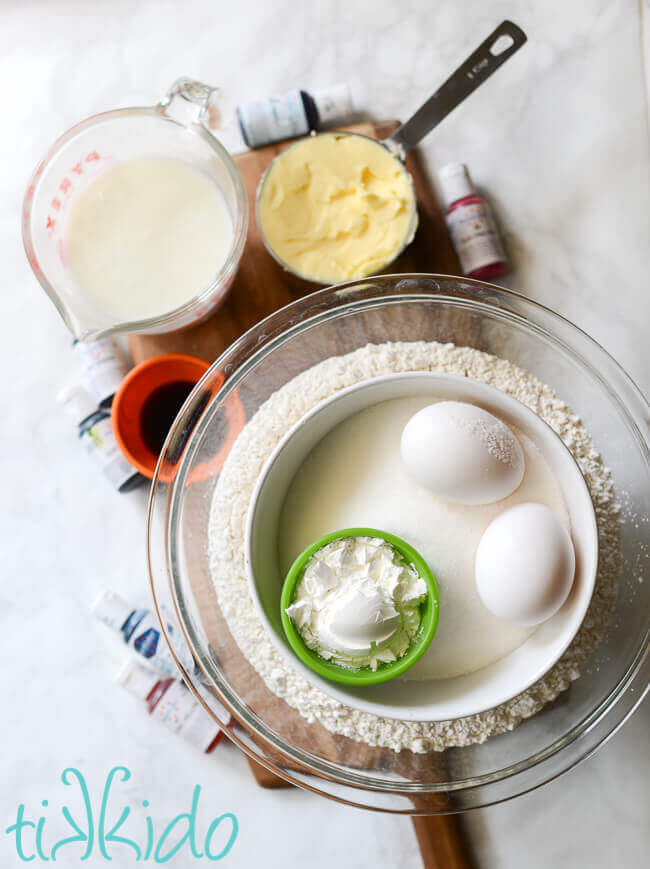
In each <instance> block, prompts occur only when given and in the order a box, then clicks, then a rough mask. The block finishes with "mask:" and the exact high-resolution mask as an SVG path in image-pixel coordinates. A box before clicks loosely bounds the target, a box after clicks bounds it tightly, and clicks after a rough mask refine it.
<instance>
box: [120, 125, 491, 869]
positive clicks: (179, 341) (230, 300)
mask: <svg viewBox="0 0 650 869" xmlns="http://www.w3.org/2000/svg"><path fill="white" fill-rule="evenodd" d="M397 127H398V122H397V121H380V122H377V123H362V124H355V125H351V126H348V127H345V129H347V130H350V131H352V132H358V133H362V134H364V135H366V136H371V137H372V138H376V139H385V138H387V137H388V136H389V135H390V134H391V133H392V132H393V131H394V130H395V129H396V128H397ZM287 144H289V143H288V142H280V143H277V144H274V145H268V146H266V147H264V148H259V149H257V150H254V151H248V152H246V153H244V154H240V155H238V156H236V157H235V160H236V163H237V165H238V167H239V169H240V171H241V173H242V176H243V179H244V184H245V186H246V192H247V194H248V204H249V209H250V215H251V219H250V223H249V228H248V236H247V240H246V245H245V248H244V254H243V256H242V260H241V264H240V267H239V271H238V273H237V276H236V278H235V280H234V282H233V286H232V288H231V291H230V293H229V295H228V297H227V298H226V300H225V302H224V304H223V305H222V306H221V308H220V309H219V310H218V311H216V312H215V314H214V315H213V316H212V317H210V319H209V320H207V321H206V322H204V323H201V324H200V325H198V326H196V327H194V328H191V329H187V330H185V331H183V332H176V333H171V334H166V335H155V336H146V335H131V336H130V338H129V344H130V350H131V355H132V358H133V362H134V364H137V363H139V362H142V361H143V360H145V359H149V358H151V357H152V356H157V355H159V354H162V353H171V352H176V353H189V354H192V355H194V356H199V357H200V358H202V359H205V360H207V361H209V362H212V361H214V360H215V359H216V358H217V357H218V356H219V355H220V354H221V353H222V352H223V351H224V350H225V349H226V348H227V347H228V346H229V345H230V344H231V343H232V342H233V341H235V340H236V339H237V338H239V336H240V335H242V334H243V333H244V332H245V331H246V330H247V329H249V328H250V327H251V326H253V325H255V323H257V322H259V321H260V320H261V319H263V318H264V317H266V316H268V315H269V314H271V313H272V312H273V311H275V310H277V309H278V308H280V307H283V306H284V305H287V304H289V303H290V302H292V301H294V300H295V299H297V298H300V297H301V296H303V295H305V294H306V293H308V292H310V288H309V287H305V285H304V284H303V283H298V282H295V281H294V280H293V279H292V278H291V277H290V276H289V275H287V273H286V272H284V271H283V270H282V268H281V267H280V266H279V265H278V264H277V263H276V262H275V260H273V258H272V257H271V256H270V255H269V254H268V252H267V251H266V249H265V247H264V244H263V242H262V239H261V236H260V233H259V230H258V228H257V225H256V223H255V217H254V215H255V194H256V190H257V185H258V183H259V179H260V178H261V176H262V174H263V172H264V171H265V170H266V168H267V167H268V165H269V163H270V162H271V160H272V159H273V158H274V157H275V156H276V154H278V153H279V152H280V151H282V150H283V149H284V148H285V147H286V146H287ZM406 166H407V168H408V170H409V171H410V173H411V175H412V178H413V183H414V187H415V193H416V198H417V205H418V215H419V225H418V229H417V232H416V234H415V238H414V239H413V242H412V243H411V244H410V245H409V247H408V248H407V249H406V250H405V251H404V253H403V254H402V255H401V257H400V258H399V260H398V261H397V262H396V263H395V265H394V266H393V267H391V271H393V272H399V273H404V272H437V273H440V274H451V275H458V274H460V266H459V263H458V259H457V257H456V254H455V252H454V249H453V247H452V244H451V241H450V238H449V235H448V233H447V228H446V225H445V221H444V217H443V215H442V213H441V211H440V209H439V207H438V204H437V202H436V199H435V197H434V195H433V191H432V189H431V185H430V183H429V180H428V178H427V175H426V173H425V171H424V167H423V164H422V162H421V158H420V155H419V154H418V153H417V150H416V151H412V152H411V153H410V154H409V155H408V157H407V159H406ZM314 289H315V288H314ZM472 338H473V342H475V341H476V336H472ZM468 343H470V342H469V341H468ZM193 592H194V594H195V596H196V597H197V599H201V600H202V601H203V604H202V610H203V611H204V612H206V613H207V615H206V620H205V624H204V627H205V628H206V631H207V633H208V635H209V636H210V638H211V640H212V641H213V642H214V644H215V648H217V650H218V655H219V657H220V658H221V659H222V660H224V661H225V660H228V662H229V665H230V666H236V667H239V668H241V669H242V671H243V673H244V675H243V676H242V677H241V678H242V679H244V681H245V683H247V684H248V685H249V686H250V698H248V699H250V701H251V705H252V706H254V707H255V708H256V709H257V711H258V713H259V712H260V710H264V716H263V717H264V719H265V720H267V721H269V722H271V723H273V722H274V720H281V721H282V722H283V723H284V725H285V726H289V727H294V728H296V729H301V728H302V727H303V726H304V722H303V720H302V719H301V717H300V715H299V714H298V713H297V712H295V710H293V709H290V707H288V706H287V705H286V704H285V703H284V701H282V700H280V699H279V698H277V697H275V695H272V694H270V692H269V691H268V689H267V688H266V686H265V685H264V683H263V682H262V680H261V679H260V677H259V676H258V674H257V673H256V672H255V671H254V670H253V669H252V667H251V665H250V664H249V663H248V661H247V660H246V659H245V658H244V657H243V655H242V654H241V652H240V651H239V649H238V648H237V647H236V645H235V643H234V641H233V640H232V638H231V636H230V633H229V631H228V628H227V625H226V624H225V623H224V622H223V620H222V618H220V617H219V616H218V615H217V613H218V612H219V609H218V606H217V605H216V601H215V600H214V599H213V595H214V589H213V587H212V583H211V581H210V578H209V577H206V576H200V575H199V574H198V573H197V575H196V577H195V579H194V581H193ZM238 682H239V680H238ZM319 731H320V736H319V740H320V742H322V746H321V747H322V748H323V749H324V753H325V756H332V757H336V756H337V754H338V755H342V756H344V757H345V759H346V762H348V763H352V765H353V766H358V767H359V768H363V767H364V765H365V763H366V757H365V755H366V753H367V752H372V753H373V755H374V753H375V752H376V751H377V750H375V749H369V748H366V747H364V746H363V744H362V743H354V742H352V741H351V740H348V739H346V738H344V737H334V736H333V735H332V734H330V733H328V732H327V731H325V730H324V728H319ZM265 750H266V753H267V755H268V747H265ZM384 753H385V755H386V764H387V766H390V765H391V762H392V759H391V757H390V756H391V755H392V754H393V753H392V752H389V751H385V752H384ZM401 754H402V755H410V752H402V753H401ZM373 762H376V761H373ZM422 762H423V756H422V755H420V756H411V759H410V760H409V761H407V763H410V764H415V765H416V766H417V765H418V764H420V763H422ZM424 762H426V761H424ZM439 762H440V761H439V756H438V759H437V760H436V763H439ZM249 763H250V766H251V770H252V771H253V774H254V775H255V778H256V780H257V782H258V784H260V785H261V786H262V787H282V786H284V785H285V784H286V782H285V780H284V779H281V778H279V777H278V776H276V775H274V773H272V772H271V771H269V770H267V769H265V768H264V767H262V766H260V765H259V764H256V763H255V762H254V761H253V760H251V759H249ZM277 763H278V766H282V764H283V763H284V759H283V758H281V757H278V759H277ZM441 774H442V771H441ZM414 808H415V810H416V811H422V812H424V813H426V812H428V811H431V810H433V811H453V804H451V803H450V802H449V801H448V799H447V798H446V797H435V796H432V797H429V798H426V797H423V798H422V799H421V800H420V801H418V803H417V804H416V805H414ZM413 823H414V828H415V832H416V835H417V838H418V842H419V845H420V850H421V853H422V858H423V862H424V865H425V867H426V869H434V867H437V869H443V867H446V869H467V867H470V866H471V865H473V863H472V859H471V856H470V855H469V853H468V851H467V847H466V843H465V841H464V839H463V835H462V829H461V826H460V821H459V820H458V819H457V818H455V817H453V816H451V815H446V816H438V817H430V818H427V817H416V818H414V819H413Z"/></svg>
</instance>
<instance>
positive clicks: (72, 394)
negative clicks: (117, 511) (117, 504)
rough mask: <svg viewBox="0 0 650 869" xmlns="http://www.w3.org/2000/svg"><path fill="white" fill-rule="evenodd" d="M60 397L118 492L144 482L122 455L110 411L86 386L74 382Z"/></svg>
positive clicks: (84, 444) (84, 441) (87, 445)
mask: <svg viewBox="0 0 650 869" xmlns="http://www.w3.org/2000/svg"><path fill="white" fill-rule="evenodd" d="M57 399H58V401H59V402H60V403H61V404H62V405H63V406H64V407H65V409H66V410H67V411H68V413H69V414H70V416H71V417H72V419H73V420H74V421H75V423H76V424H77V428H78V431H79V439H80V440H81V443H82V444H83V446H84V448H85V450H86V452H87V453H88V454H89V455H90V456H91V458H92V459H93V460H94V461H95V462H96V463H97V464H98V465H99V467H100V468H101V469H102V471H103V473H104V476H105V477H106V478H107V479H108V480H109V481H110V483H111V484H112V485H113V487H114V488H115V489H117V491H118V492H129V491H130V490H131V489H134V488H135V487H136V486H139V485H140V484H141V483H142V482H144V479H145V478H144V477H143V476H142V475H141V474H139V473H138V472H137V471H136V469H135V468H134V467H132V466H131V465H130V464H129V463H128V462H127V460H126V459H125V458H124V456H123V455H122V451H121V450H120V448H119V446H118V443H117V441H116V440H115V435H114V434H113V424H112V423H111V418H110V412H109V411H108V410H106V409H103V408H98V407H97V405H96V403H95V401H94V400H93V399H92V398H91V396H90V394H89V393H88V392H87V391H86V390H85V389H84V387H83V386H81V385H80V384H77V383H73V384H71V385H70V386H67V387H65V389H62V390H61V392H60V393H59V395H58V396H57Z"/></svg>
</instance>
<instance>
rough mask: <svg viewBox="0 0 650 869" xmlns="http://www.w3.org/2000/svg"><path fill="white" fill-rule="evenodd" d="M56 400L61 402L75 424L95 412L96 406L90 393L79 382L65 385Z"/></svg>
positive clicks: (78, 423) (79, 423)
mask: <svg viewBox="0 0 650 869" xmlns="http://www.w3.org/2000/svg"><path fill="white" fill-rule="evenodd" d="M56 400H57V401H58V402H59V404H62V405H63V406H64V407H65V409H66V410H67V411H68V413H69V414H70V416H71V417H72V418H73V419H74V421H75V422H76V423H77V425H81V423H82V422H83V421H84V420H86V419H88V417H89V416H92V415H93V413H97V410H98V407H97V405H96V404H95V401H94V400H93V398H92V397H91V395H90V393H89V392H87V390H85V389H84V388H83V386H82V385H81V384H80V383H71V384H69V385H68V386H65V387H64V388H63V389H62V390H61V391H60V392H59V394H58V395H57V397H56Z"/></svg>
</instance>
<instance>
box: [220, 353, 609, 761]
mask: <svg viewBox="0 0 650 869" xmlns="http://www.w3.org/2000/svg"><path fill="white" fill-rule="evenodd" d="M403 371H439V372H443V373H448V374H461V375H465V376H467V377H470V378H472V379H474V380H480V381H482V382H484V383H487V384H489V385H491V386H494V387H496V388H498V389H501V390H502V391H504V392H506V393H508V394H510V395H512V396H514V397H515V398H517V399H519V401H521V402H523V403H524V404H526V405H527V406H528V407H529V408H531V410H533V411H535V413H537V414H538V415H539V416H540V417H541V418H542V419H544V420H545V421H546V422H547V423H548V424H549V425H550V426H551V427H552V428H553V429H554V431H555V432H556V433H557V434H558V435H559V436H560V437H561V438H562V440H563V441H564V443H565V444H566V445H567V447H568V448H569V449H570V450H571V452H572V454H573V456H574V458H575V459H576V461H577V463H578V465H579V467H580V469H581V471H582V473H583V474H584V477H585V479H586V481H587V485H588V486H589V490H590V492H591V496H592V499H593V503H594V509H595V512H596V520H597V523H598V542H599V568H598V576H597V579H596V586H595V590H594V595H593V598H592V601H591V604H590V606H589V610H588V611H587V614H586V616H585V619H584V622H583V624H582V626H581V628H580V630H579V632H578V634H577V635H576V637H575V639H574V641H573V642H572V643H571V645H570V646H569V648H568V649H567V651H566V652H565V653H564V655H563V656H562V658H561V659H560V660H559V661H558V663H557V664H556V665H555V666H554V667H553V668H552V669H551V670H550V671H549V672H548V673H547V674H546V675H545V676H544V678H542V679H541V680H539V681H538V682H537V683H536V684H535V685H533V686H532V687H531V688H529V689H528V690H527V691H525V692H523V693H522V694H520V695H519V696H517V697H515V698H513V699H512V700H510V701H508V702H507V703H504V704H502V705H501V706H497V707H495V708H494V709H490V710H488V711H486V712H482V713H480V714H478V715H472V716H470V717H468V718H462V719H455V720H452V721H443V722H433V723H431V722H403V721H395V720H391V719H387V718H380V717H378V716H375V715H371V714H369V713H366V712H361V711H359V710H356V709H352V708H350V707H349V706H345V705H343V704H341V703H339V702H338V701H336V700H334V699H333V698H331V697H329V696H327V695H326V694H324V693H323V692H322V691H320V690H319V689H318V688H315V687H313V686H312V685H310V684H309V682H307V681H306V680H305V679H304V678H303V677H302V676H300V675H299V674H298V673H297V672H296V671H295V670H294V669H293V668H291V667H290V666H289V665H288V664H287V662H286V661H285V659H284V658H283V657H282V656H281V655H280V653H279V652H278V651H277V650H276V648H275V646H274V645H273V643H272V642H271V640H270V638H269V637H268V635H267V634H266V631H265V629H264V627H263V626H262V623H261V622H260V619H259V617H258V615H257V613H256V611H255V609H254V606H253V603H252V601H251V599H250V597H249V594H248V585H247V580H246V570H245V565H244V533H245V525H246V515H247V512H248V507H249V503H250V498H251V495H252V491H253V488H254V485H255V481H256V479H257V477H258V475H259V473H260V471H261V470H262V466H263V465H264V462H265V461H266V459H267V458H268V456H269V455H270V454H271V452H272V451H273V450H274V449H275V447H276V445H277V443H278V441H279V440H280V439H281V438H282V436H283V435H284V434H285V433H286V431H287V430H288V429H289V428H291V426H293V425H294V424H295V423H296V422H298V420H299V419H300V418H301V417H302V416H304V414H305V413H307V412H308V411H309V410H310V409H311V408H312V407H314V406H315V405H316V404H318V403H319V402H321V401H322V400H323V399H325V398H328V397H329V396H330V395H332V394H333V393H335V392H337V391H338V390H340V389H343V388H345V387H347V386H352V385H353V384H355V383H359V382H361V381H363V380H367V379H369V378H372V377H377V376H380V375H383V374H393V373H398V372H403ZM618 512H619V510H618V506H617V504H616V500H615V497H614V489H613V485H612V481H611V476H610V473H609V471H608V469H607V468H606V467H605V466H604V465H603V463H602V460H601V458H600V456H599V454H598V452H597V450H596V449H595V447H594V445H593V443H592V441H591V439H590V437H589V435H588V433H587V432H586V430H585V428H584V427H583V425H582V422H581V421H580V419H579V418H578V417H577V416H575V414H573V413H572V412H571V410H570V409H569V408H568V407H567V406H566V405H565V404H564V403H563V402H562V401H561V400H560V399H559V398H558V397H557V396H556V395H555V393H554V392H553V390H552V389H551V388H550V387H549V386H547V385H546V384H544V383H542V382H541V381H540V380H538V379H537V378H536V377H534V376H533V375H532V374H529V373H528V372H526V371H524V370H523V369H521V368H518V367H517V366H515V365H513V364H512V363H510V362H508V361H507V360H505V359H498V358H497V357H495V356H491V355H489V354H487V353H482V352H480V351H478V350H474V349H471V348H467V347H456V346H454V345H453V344H437V343H424V342H417V343H391V344H380V345H368V346H366V347H363V348H361V349H359V350H357V351H355V352H354V353H350V354H347V355H345V356H337V357H332V358H330V359H327V360H326V361H324V362H321V363H320V364H318V365H315V366H314V367H313V368H310V369H309V370H307V371H305V372H303V373H302V374H300V375H298V376H297V377H295V378H294V379H293V380H291V381H290V382H289V383H287V384H286V385H285V386H283V387H282V388H281V389H279V390H278V391H277V392H275V393H274V394H273V395H272V396H271V397H270V398H269V399H268V400H267V401H266V402H265V403H264V405H262V407H260V409H259V410H258V412H257V413H256V414H255V416H254V417H253V418H252V419H251V420H250V421H249V422H248V424H247V425H246V427H245V428H244V430H243V431H242V432H241V434H240V436H239V437H238V439H237V442H236V443H235V445H234V447H233V449H232V451H231V453H230V455H229V456H228V459H227V461H226V463H225V465H224V468H223V471H222V473H221V476H220V478H219V480H218V483H217V486H216V488H215V493H214V499H213V503H212V513H211V519H210V531H209V537H210V540H209V547H210V564H211V570H212V577H213V582H214V586H215V590H216V593H217V597H218V600H219V604H220V606H221V609H222V611H223V614H224V616H225V618H226V619H227V621H228V625H229V627H230V630H231V632H232V635H233V637H234V638H235V640H236V642H237V644H238V645H239V647H240V648H241V650H242V652H243V654H244V655H245V656H246V657H247V658H248V660H249V661H250V663H251V664H252V665H253V667H254V668H255V669H256V670H257V672H258V673H259V674H260V676H261V677H262V678H263V679H264V681H265V683H266V685H267V686H268V688H269V689H270V690H271V691H272V692H273V693H274V694H276V695H277V696H278V697H281V698H282V699H283V700H285V701H286V702H287V703H288V704H289V705H290V706H292V707H294V708H295V709H297V710H298V711H299V712H300V714H301V715H302V716H303V717H304V718H305V719H306V720H307V721H309V722H314V721H318V722H319V723H320V724H321V725H322V726H323V727H325V728H326V729H327V730H329V731H331V732H332V733H338V734H341V735H343V736H347V737H350V738H351V739H354V740H357V741H361V742H365V743H367V744H368V745H372V746H381V747H386V748H390V749H393V750H395V751H400V750H401V749H410V750H411V751H414V752H426V751H432V750H442V749H445V748H449V747H451V746H462V745H469V744H471V743H477V742H484V741H485V740H486V739H487V738H488V737H489V736H493V735H495V734H497V733H502V732H503V731H506V730H512V728H513V727H515V726H516V725H517V724H519V723H520V722H521V721H522V720H524V719H525V718H528V717H530V716H531V715H534V714H535V713H536V712H539V710H540V709H541V708H542V707H543V706H544V705H545V704H546V703H549V702H550V701H551V700H554V699H555V698H556V697H557V696H558V694H559V693H560V692H561V691H564V690H565V689H566V688H567V687H568V686H569V684H570V683H571V682H572V681H573V680H574V679H576V678H578V676H579V675H580V670H581V668H582V667H583V665H584V663H585V662H586V660H587V658H588V657H589V656H590V655H591V653H592V651H593V650H594V649H595V647H596V645H597V644H598V642H599V640H600V638H601V636H602V634H603V633H604V630H605V627H606V625H607V622H608V621H609V617H610V615H611V612H612V610H613V607H614V603H615V600H616V590H617V585H618V578H619V572H620V561H621V555H620V540H619V520H618Z"/></svg>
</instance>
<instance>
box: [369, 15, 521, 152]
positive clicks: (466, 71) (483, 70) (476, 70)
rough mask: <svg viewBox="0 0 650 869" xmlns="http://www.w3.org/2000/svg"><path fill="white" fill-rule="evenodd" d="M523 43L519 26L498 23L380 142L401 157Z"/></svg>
mask: <svg viewBox="0 0 650 869" xmlns="http://www.w3.org/2000/svg"><path fill="white" fill-rule="evenodd" d="M524 42H526V34H525V33H524V31H523V30H522V29H521V28H520V27H517V25H516V24H513V23H512V21H504V22H502V23H501V24H500V25H499V26H498V27H497V28H496V30H494V31H493V32H492V33H491V34H490V35H489V36H488V38H487V39H486V40H485V42H482V43H481V44H480V45H479V47H478V48H477V49H476V51H474V52H473V53H472V54H470V56H469V57H468V58H467V60H466V61H465V62H464V63H463V64H461V65H460V66H459V67H458V69H457V70H456V72H454V73H452V74H451V75H450V76H449V78H448V79H447V81H446V82H445V83H444V84H443V85H442V86H441V87H439V88H438V90H437V91H436V92H435V93H434V94H433V96H432V97H429V99H428V100H427V101H426V103H424V105H422V106H420V108H419V109H418V110H417V112H416V113H415V114H414V115H413V116H412V117H411V118H409V120H408V121H406V122H405V123H404V124H402V126H401V127H399V129H397V130H396V131H395V133H393V135H392V136H391V137H390V139H387V140H386V141H385V143H384V144H386V145H388V147H392V148H393V150H395V151H397V153H398V154H399V156H401V157H403V156H404V155H405V154H406V152H407V151H410V150H411V148H414V147H415V146H416V145H417V144H418V142H419V141H420V140H421V139H423V138H424V137H425V136H426V135H427V133H429V132H431V130H433V128H434V127H437V126H438V124H439V123H440V121H442V120H443V118H446V117H447V115H448V114H449V113H450V112H451V111H452V110H453V109H455V108H456V106H458V105H459V104H460V103H462V101H463V100H464V99H466V97H468V96H469V95H470V94H471V93H472V92H473V91H475V90H476V88H477V87H479V86H480V85H482V84H483V82H484V81H486V79H488V78H489V77H490V76H491V75H492V73H493V72H495V71H496V70H497V69H498V68H499V67H500V66H502V65H503V64H504V63H505V62H506V60H509V59H510V58H511V57H512V55H513V54H514V53H515V52H516V51H518V50H519V49H520V48H521V46H522V45H523V44H524Z"/></svg>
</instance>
